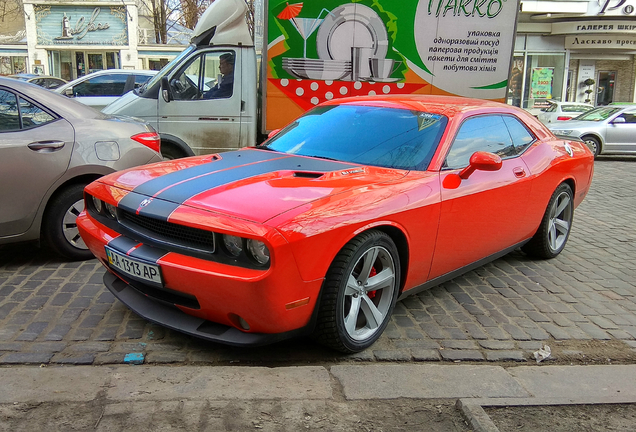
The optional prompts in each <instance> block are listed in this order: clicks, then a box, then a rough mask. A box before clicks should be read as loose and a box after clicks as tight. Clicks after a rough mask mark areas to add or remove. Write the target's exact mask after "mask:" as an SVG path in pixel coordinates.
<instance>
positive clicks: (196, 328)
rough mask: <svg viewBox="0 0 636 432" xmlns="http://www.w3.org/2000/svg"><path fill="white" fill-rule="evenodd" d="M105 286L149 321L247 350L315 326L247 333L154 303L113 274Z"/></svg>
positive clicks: (292, 335) (286, 337)
mask: <svg viewBox="0 0 636 432" xmlns="http://www.w3.org/2000/svg"><path fill="white" fill-rule="evenodd" d="M104 285H106V287H107V288H108V289H109V290H110V292H111V293H113V295H114V296H115V297H117V299H119V300H120V301H121V302H122V303H124V304H125V305H126V306H128V307H129V308H130V309H131V310H132V311H133V312H135V313H136V314H137V315H139V316H141V317H143V318H145V319H147V320H148V321H152V322H154V323H157V324H161V325H162V326H164V327H168V328H170V329H173V330H177V331H180V332H182V333H186V334H189V335H192V336H196V337H198V338H201V339H206V340H209V341H213V342H218V343H222V344H227V345H235V346H246V347H248V346H260V345H267V344H271V343H274V342H279V341H281V340H285V339H289V338H292V337H296V336H301V335H303V334H306V333H310V332H311V330H312V329H311V326H307V327H304V328H300V329H297V330H292V331H289V332H285V333H276V334H266V333H246V332H242V331H240V330H238V329H236V328H234V327H231V326H226V325H223V324H218V323H214V322H211V321H207V320H205V319H202V318H197V317H195V316H192V315H188V314H186V313H185V312H182V311H181V310H180V309H178V308H177V307H175V306H171V305H169V304H166V303H163V302H159V301H156V300H153V299H151V298H150V297H148V296H146V295H144V294H142V293H141V292H139V291H138V290H136V289H135V288H134V287H132V286H131V285H129V284H127V283H126V282H124V281H123V280H121V279H120V278H118V277H117V276H115V275H114V274H112V273H111V272H109V271H106V273H105V274H104Z"/></svg>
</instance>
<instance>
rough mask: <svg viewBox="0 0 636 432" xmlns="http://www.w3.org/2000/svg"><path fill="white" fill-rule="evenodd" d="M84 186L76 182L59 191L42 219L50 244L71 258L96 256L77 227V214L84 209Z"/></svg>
mask: <svg viewBox="0 0 636 432" xmlns="http://www.w3.org/2000/svg"><path fill="white" fill-rule="evenodd" d="M84 186H85V185H84V184H75V185H71V186H69V187H67V188H66V189H64V190H62V191H61V192H59V193H58V194H57V195H56V196H55V197H53V199H52V200H51V201H50V203H49V205H48V207H47V209H46V212H45V213H44V220H43V221H42V227H43V233H42V234H43V237H44V239H45V241H46V243H47V244H48V246H49V247H50V248H51V249H53V251H54V252H56V253H58V254H60V255H62V256H64V257H66V258H69V259H71V260H87V259H90V258H94V257H93V254H92V253H91V251H90V250H89V249H88V247H87V246H86V244H85V243H84V240H82V237H80V235H79V230H78V228H77V216H79V214H80V213H81V212H82V211H83V210H84Z"/></svg>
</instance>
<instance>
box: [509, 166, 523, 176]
mask: <svg viewBox="0 0 636 432" xmlns="http://www.w3.org/2000/svg"><path fill="white" fill-rule="evenodd" d="M512 172H513V173H515V177H518V178H522V177H525V176H526V170H524V169H523V168H521V167H516V168H514V169H513V170H512Z"/></svg>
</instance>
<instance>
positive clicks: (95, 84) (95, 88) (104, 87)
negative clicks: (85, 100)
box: [73, 74, 128, 96]
mask: <svg viewBox="0 0 636 432" xmlns="http://www.w3.org/2000/svg"><path fill="white" fill-rule="evenodd" d="M127 79H128V75H125V74H112V75H102V76H98V77H93V78H89V79H87V80H86V81H84V82H81V83H79V84H77V85H76V86H74V87H73V94H74V95H75V96H121V95H122V94H123V93H124V89H125V88H126V80H127Z"/></svg>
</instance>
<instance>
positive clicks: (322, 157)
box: [299, 155, 340, 162]
mask: <svg viewBox="0 0 636 432" xmlns="http://www.w3.org/2000/svg"><path fill="white" fill-rule="evenodd" d="M299 156H307V157H312V158H317V159H326V160H330V161H337V162H340V160H339V159H334V158H330V157H327V156H318V155H299Z"/></svg>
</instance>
